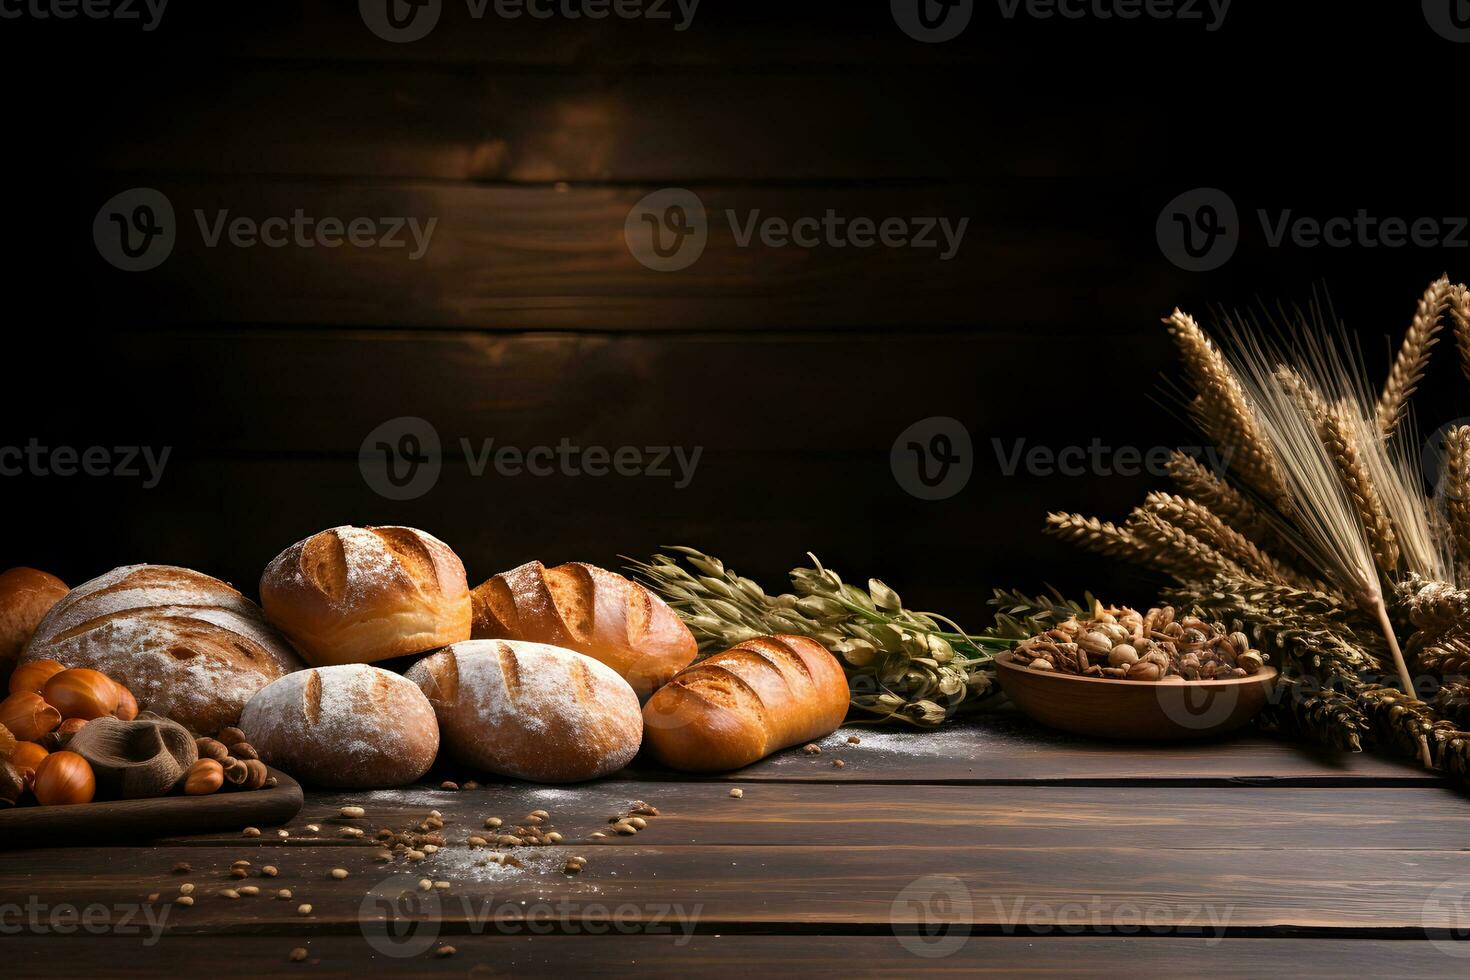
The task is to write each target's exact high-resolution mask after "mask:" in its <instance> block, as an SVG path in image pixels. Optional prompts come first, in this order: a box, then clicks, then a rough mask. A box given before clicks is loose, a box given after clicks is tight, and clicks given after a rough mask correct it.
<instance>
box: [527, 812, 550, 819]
mask: <svg viewBox="0 0 1470 980" xmlns="http://www.w3.org/2000/svg"><path fill="white" fill-rule="evenodd" d="M527 816H532V817H536V818H538V819H541V820H550V819H551V814H549V813H547V812H546V811H545V810H532V811H531V812H530V813H529V814H527Z"/></svg>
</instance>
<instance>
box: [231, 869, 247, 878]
mask: <svg viewBox="0 0 1470 980" xmlns="http://www.w3.org/2000/svg"><path fill="white" fill-rule="evenodd" d="M230 877H231V878H249V877H250V869H249V868H231V869H230Z"/></svg>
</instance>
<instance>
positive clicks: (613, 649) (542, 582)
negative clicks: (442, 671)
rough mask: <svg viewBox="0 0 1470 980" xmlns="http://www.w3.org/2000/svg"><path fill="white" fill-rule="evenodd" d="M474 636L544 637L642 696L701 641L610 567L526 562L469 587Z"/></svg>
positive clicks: (696, 649) (650, 595) (539, 640)
mask: <svg viewBox="0 0 1470 980" xmlns="http://www.w3.org/2000/svg"><path fill="white" fill-rule="evenodd" d="M474 608H475V616H474V626H473V630H472V635H473V636H474V638H475V639H477V640H526V641H530V642H533V643H550V644H552V645H554V646H559V647H565V648H567V649H569V650H575V651H576V652H578V653H582V654H586V655H587V656H589V657H592V658H593V659H594V660H598V661H600V662H602V663H604V664H607V666H609V667H611V668H612V669H613V670H615V671H617V672H618V673H619V674H620V675H622V677H623V679H624V680H626V681H627V682H628V683H629V684H631V685H632V686H633V690H634V691H635V692H637V694H638V696H639V697H640V698H646V697H648V695H650V694H652V693H653V692H654V691H655V690H657V689H658V688H659V687H661V686H662V685H664V684H666V683H667V682H668V681H669V679H670V678H671V677H673V676H674V675H675V674H676V673H678V672H679V671H680V670H682V669H683V668H684V667H687V666H688V665H689V663H690V662H691V661H692V660H693V659H694V656H695V654H696V653H698V652H699V644H698V643H696V642H695V640H694V635H693V634H692V633H690V632H689V627H687V626H685V625H684V621H683V620H681V619H680V618H679V616H678V614H677V613H675V612H674V611H673V610H672V609H670V608H669V607H668V605H667V604H666V603H664V601H663V600H662V599H660V598H659V597H658V596H656V595H654V594H653V593H652V592H650V591H648V589H645V588H644V587H643V586H641V585H639V584H638V583H637V582H633V581H630V580H629V579H626V578H624V577H623V576H621V575H618V574H617V573H615V572H609V571H607V570H606V569H602V568H598V567H596V566H595V565H587V564H584V563H582V562H572V563H570V564H566V565H558V566H557V567H555V568H547V567H546V566H544V565H542V564H541V563H540V562H539V561H533V562H529V563H527V564H525V565H521V566H520V567H519V568H513V569H511V570H510V571H508V572H503V573H502V574H500V575H497V576H495V577H494V578H492V579H490V580H489V581H487V582H485V583H484V584H482V585H480V586H479V587H478V588H477V589H475V591H474Z"/></svg>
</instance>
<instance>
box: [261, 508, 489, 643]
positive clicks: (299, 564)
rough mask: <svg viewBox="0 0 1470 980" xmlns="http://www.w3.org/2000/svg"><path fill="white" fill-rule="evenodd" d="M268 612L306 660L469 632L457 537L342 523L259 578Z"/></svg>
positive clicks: (446, 639) (451, 639)
mask: <svg viewBox="0 0 1470 980" xmlns="http://www.w3.org/2000/svg"><path fill="white" fill-rule="evenodd" d="M260 602H261V605H262V606H264V607H265V615H266V619H268V620H269V621H270V622H271V624H272V625H273V626H275V627H276V628H277V629H279V630H280V631H281V632H282V633H285V634H286V636H287V637H288V638H289V639H290V640H291V642H292V643H293V644H295V646H296V649H297V650H298V651H300V653H301V656H302V657H304V658H305V659H306V661H307V663H310V664H312V665H314V666H318V667H322V666H327V665H329V664H355V663H356V664H363V663H371V662H372V661H374V660H387V659H388V658H390V657H402V656H405V655H407V654H410V653H423V652H425V651H426V650H435V649H437V648H439V647H442V646H447V645H449V644H450V643H455V642H457V641H459V640H468V639H469V638H470V591H469V583H468V581H467V580H466V579H465V573H464V565H463V564H462V563H461V562H460V560H459V558H458V556H456V555H455V553H454V552H453V551H451V550H450V549H449V546H448V545H447V544H445V543H444V542H443V541H440V540H439V539H438V538H436V537H434V536H433V535H432V534H426V533H424V532H423V531H418V530H415V529H413V528H411V527H334V528H332V529H331V530H329V531H322V532H321V533H319V534H313V535H312V536H311V537H309V538H307V539H306V540H304V541H298V542H296V543H295V544H293V545H292V546H291V547H289V548H287V549H286V550H285V551H283V552H281V553H280V554H279V555H277V556H276V557H275V560H273V561H272V562H271V563H270V564H269V565H268V566H266V569H265V574H263V575H262V576H261V578H260Z"/></svg>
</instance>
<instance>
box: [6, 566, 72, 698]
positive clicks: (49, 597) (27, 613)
mask: <svg viewBox="0 0 1470 980" xmlns="http://www.w3.org/2000/svg"><path fill="white" fill-rule="evenodd" d="M64 595H66V583H65V582H63V581H62V580H61V579H59V578H57V577H56V576H55V575H47V574H46V573H45V572H38V571H36V570H35V569H34V568H7V569H6V570H5V571H3V572H0V694H3V692H5V691H6V690H8V689H9V685H10V675H11V673H12V672H13V671H14V670H15V664H16V661H17V660H19V659H20V653H21V651H22V650H24V649H25V646H26V643H27V642H28V641H29V640H30V638H31V636H32V634H34V633H35V632H36V626H37V624H39V623H40V622H41V619H42V618H43V617H44V616H45V615H46V613H47V611H48V610H50V608H51V607H52V606H54V605H56V603H57V602H58V601H59V600H60V599H61V597H62V596H64Z"/></svg>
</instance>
